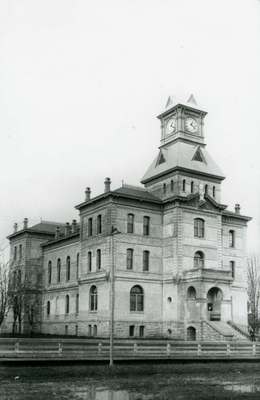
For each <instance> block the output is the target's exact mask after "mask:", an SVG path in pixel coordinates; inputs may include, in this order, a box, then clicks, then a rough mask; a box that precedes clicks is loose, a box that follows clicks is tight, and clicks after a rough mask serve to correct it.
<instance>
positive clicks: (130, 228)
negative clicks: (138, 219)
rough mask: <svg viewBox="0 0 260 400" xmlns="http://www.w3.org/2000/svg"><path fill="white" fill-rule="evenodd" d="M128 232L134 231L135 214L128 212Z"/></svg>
mask: <svg viewBox="0 0 260 400" xmlns="http://www.w3.org/2000/svg"><path fill="white" fill-rule="evenodd" d="M127 233H134V214H127Z"/></svg>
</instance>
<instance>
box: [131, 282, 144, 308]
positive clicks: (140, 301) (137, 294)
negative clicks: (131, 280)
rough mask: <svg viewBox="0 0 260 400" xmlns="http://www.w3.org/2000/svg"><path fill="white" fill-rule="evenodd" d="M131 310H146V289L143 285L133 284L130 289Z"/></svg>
mask: <svg viewBox="0 0 260 400" xmlns="http://www.w3.org/2000/svg"><path fill="white" fill-rule="evenodd" d="M130 311H144V291H143V288H141V286H138V285H136V286H133V287H132V289H131V290H130Z"/></svg>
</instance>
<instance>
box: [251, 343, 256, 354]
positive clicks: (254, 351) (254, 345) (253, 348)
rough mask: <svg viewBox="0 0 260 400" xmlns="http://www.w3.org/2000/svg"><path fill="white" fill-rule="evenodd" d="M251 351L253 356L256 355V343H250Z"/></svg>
mask: <svg viewBox="0 0 260 400" xmlns="http://www.w3.org/2000/svg"><path fill="white" fill-rule="evenodd" d="M252 351H253V356H255V355H256V344H255V343H253V345H252Z"/></svg>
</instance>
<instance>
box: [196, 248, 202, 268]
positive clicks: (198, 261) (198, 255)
mask: <svg viewBox="0 0 260 400" xmlns="http://www.w3.org/2000/svg"><path fill="white" fill-rule="evenodd" d="M203 267H204V254H203V253H202V251H196V253H195V255H194V268H203Z"/></svg>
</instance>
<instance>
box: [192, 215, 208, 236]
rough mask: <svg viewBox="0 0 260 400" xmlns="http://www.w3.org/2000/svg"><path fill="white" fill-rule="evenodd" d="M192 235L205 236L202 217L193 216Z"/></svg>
mask: <svg viewBox="0 0 260 400" xmlns="http://www.w3.org/2000/svg"><path fill="white" fill-rule="evenodd" d="M193 226H194V237H195V238H199V239H203V238H205V221H204V219H203V218H194V224H193Z"/></svg>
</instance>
